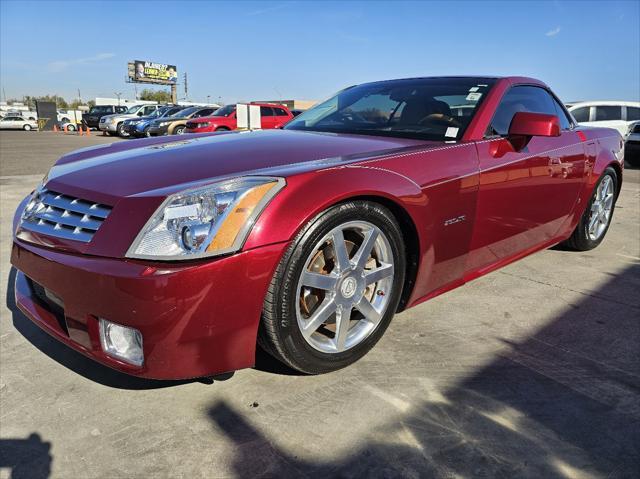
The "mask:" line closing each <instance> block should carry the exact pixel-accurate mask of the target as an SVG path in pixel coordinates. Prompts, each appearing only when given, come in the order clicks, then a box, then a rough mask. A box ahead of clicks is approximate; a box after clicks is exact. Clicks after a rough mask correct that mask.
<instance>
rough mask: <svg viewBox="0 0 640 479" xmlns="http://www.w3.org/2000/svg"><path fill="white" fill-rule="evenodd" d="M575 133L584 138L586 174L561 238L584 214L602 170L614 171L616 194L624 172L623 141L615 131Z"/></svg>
mask: <svg viewBox="0 0 640 479" xmlns="http://www.w3.org/2000/svg"><path fill="white" fill-rule="evenodd" d="M577 131H578V132H579V133H580V134H583V135H584V137H585V142H584V143H585V160H586V164H585V167H586V169H587V173H588V174H587V178H586V182H585V185H584V188H583V190H582V192H581V194H580V197H579V199H578V202H577V206H576V208H575V211H574V213H573V217H572V218H571V221H570V222H568V223H567V228H566V230H565V231H564V232H561V234H562V236H564V237H567V238H568V237H569V236H570V235H571V234H572V233H573V230H574V229H575V227H576V225H577V224H578V222H579V221H580V218H581V217H582V215H583V214H584V211H585V209H586V208H587V205H588V204H589V200H590V198H591V195H592V194H593V189H594V188H595V185H596V184H597V183H598V180H599V179H600V176H601V175H602V173H603V172H604V170H605V169H607V168H608V167H610V166H611V167H613V168H614V169H615V170H616V173H617V175H618V194H619V193H620V188H621V187H622V177H623V171H624V157H623V152H624V140H623V139H622V136H620V133H618V131H617V130H614V129H612V128H589V127H584V126H579V127H578V128H577Z"/></svg>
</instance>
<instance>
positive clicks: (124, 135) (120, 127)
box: [117, 123, 129, 138]
mask: <svg viewBox="0 0 640 479" xmlns="http://www.w3.org/2000/svg"><path fill="white" fill-rule="evenodd" d="M117 133H118V136H120V137H122V138H127V137H128V136H129V132H127V131H125V129H124V123H120V124H119V125H118V129H117Z"/></svg>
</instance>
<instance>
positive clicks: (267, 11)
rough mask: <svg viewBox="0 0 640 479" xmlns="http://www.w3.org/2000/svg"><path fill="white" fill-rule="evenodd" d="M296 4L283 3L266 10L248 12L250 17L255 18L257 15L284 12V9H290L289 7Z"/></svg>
mask: <svg viewBox="0 0 640 479" xmlns="http://www.w3.org/2000/svg"><path fill="white" fill-rule="evenodd" d="M293 3H295V2H288V3H281V4H279V5H272V6H270V7H266V8H261V9H259V10H253V11H250V12H247V14H246V15H247V16H248V17H254V16H256V15H264V14H265V13H270V12H275V11H277V10H282V9H283V8H286V7H288V6H289V5H291V4H293Z"/></svg>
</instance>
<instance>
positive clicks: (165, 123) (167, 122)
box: [158, 121, 171, 126]
mask: <svg viewBox="0 0 640 479" xmlns="http://www.w3.org/2000/svg"><path fill="white" fill-rule="evenodd" d="M170 123H171V122H170V121H162V122H160V123H158V126H167V125H169V124H170Z"/></svg>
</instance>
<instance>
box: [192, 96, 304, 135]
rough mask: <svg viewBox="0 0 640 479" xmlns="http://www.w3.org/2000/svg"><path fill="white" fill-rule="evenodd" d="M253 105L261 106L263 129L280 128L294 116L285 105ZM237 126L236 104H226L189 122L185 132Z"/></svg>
mask: <svg viewBox="0 0 640 479" xmlns="http://www.w3.org/2000/svg"><path fill="white" fill-rule="evenodd" d="M252 105H258V106H260V125H261V128H262V129H263V130H270V129H272V128H280V127H282V126H283V125H284V124H285V123H287V122H288V121H289V120H291V118H293V114H292V113H291V111H289V109H288V108H287V107H286V106H284V105H274V104H271V103H252ZM236 128H238V121H237V117H236V106H235V105H225V106H223V107H222V108H220V109H219V110H217V111H216V112H215V113H214V114H213V115H211V116H207V117H203V118H194V119H193V120H191V121H189V122H187V129H186V130H185V133H207V132H211V131H229V130H235V129H236Z"/></svg>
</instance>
